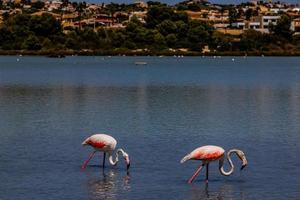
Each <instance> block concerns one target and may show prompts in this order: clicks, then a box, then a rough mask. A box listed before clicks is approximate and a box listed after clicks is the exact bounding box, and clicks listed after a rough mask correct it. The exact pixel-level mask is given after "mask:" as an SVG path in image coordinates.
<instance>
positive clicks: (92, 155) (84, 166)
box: [81, 151, 96, 169]
mask: <svg viewBox="0 0 300 200" xmlns="http://www.w3.org/2000/svg"><path fill="white" fill-rule="evenodd" d="M95 153H96V151H94V152H93V153H91V154H90V157H89V159H87V161H85V162H84V163H83V165H82V167H81V169H85V168H86V166H87V164H88V163H89V162H90V160H91V159H92V158H93V157H94V155H95Z"/></svg>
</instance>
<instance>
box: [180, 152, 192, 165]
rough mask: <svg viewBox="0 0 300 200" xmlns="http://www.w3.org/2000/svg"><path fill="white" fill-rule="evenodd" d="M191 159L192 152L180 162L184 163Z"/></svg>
mask: <svg viewBox="0 0 300 200" xmlns="http://www.w3.org/2000/svg"><path fill="white" fill-rule="evenodd" d="M190 159H191V154H188V155H186V156H184V157H183V158H182V159H181V161H180V163H184V162H186V161H188V160H190Z"/></svg>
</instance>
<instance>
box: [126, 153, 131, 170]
mask: <svg viewBox="0 0 300 200" xmlns="http://www.w3.org/2000/svg"><path fill="white" fill-rule="evenodd" d="M125 163H126V169H127V171H128V170H129V167H130V160H129V156H125Z"/></svg>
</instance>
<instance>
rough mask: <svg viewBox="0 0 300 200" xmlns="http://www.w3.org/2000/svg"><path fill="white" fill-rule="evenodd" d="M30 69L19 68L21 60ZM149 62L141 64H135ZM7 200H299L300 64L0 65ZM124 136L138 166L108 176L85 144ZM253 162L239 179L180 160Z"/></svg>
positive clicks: (2, 188) (31, 61) (1, 165)
mask: <svg viewBox="0 0 300 200" xmlns="http://www.w3.org/2000/svg"><path fill="white" fill-rule="evenodd" d="M17 59H19V62H18V61H17ZM139 60H143V61H146V62H148V65H147V66H136V65H134V62H135V61H139ZM0 116H1V120H0V138H1V140H0V177H1V181H0V199H1V200H15V199H38V200H41V199H72V200H74V199H125V200H126V199H130V200H131V199H187V200H194V199H299V196H300V170H299V166H300V159H299V152H300V144H299V140H300V58H299V57H298V58H297V57H296V58H284V57H283V58H269V57H268V58H267V57H264V58H260V57H258V58H235V62H233V61H232V60H231V58H219V59H213V58H201V57H195V58H173V57H165V58H157V57H142V58H141V57H111V58H109V57H67V58H65V59H51V58H45V57H17V56H11V57H0ZM95 132H104V133H109V134H111V135H113V136H114V137H115V138H116V139H117V140H118V146H120V147H123V148H124V149H125V150H126V151H127V152H128V153H129V154H130V156H131V161H132V168H131V170H130V174H129V175H127V174H126V170H125V166H124V163H123V160H122V162H121V163H119V165H118V166H117V167H107V168H106V169H105V170H104V171H102V170H101V167H100V163H101V158H102V155H97V156H96V157H95V158H94V159H93V160H92V161H91V163H90V165H89V166H88V168H87V169H86V171H81V169H80V166H81V164H82V162H83V161H84V160H85V159H86V158H87V156H88V154H89V153H90V152H91V150H92V149H91V148H89V147H82V146H81V142H82V141H83V140H84V138H86V137H87V136H89V135H91V134H92V133H95ZM206 144H215V145H219V146H222V147H224V148H225V149H226V150H228V149H231V148H240V149H242V150H244V151H245V152H246V155H247V158H248V162H249V166H248V167H247V168H246V169H245V170H244V171H242V172H240V171H238V169H239V165H240V163H239V160H238V159H236V158H234V163H236V164H237V165H238V166H237V167H236V169H237V171H235V173H234V174H233V175H232V176H230V177H223V176H221V175H220V174H219V172H218V163H212V164H211V165H210V182H209V184H208V185H206V184H204V181H203V180H204V173H201V174H200V176H199V177H198V178H197V179H196V181H195V182H194V184H192V185H188V184H187V183H186V181H187V179H188V178H189V177H190V176H191V175H192V173H193V172H194V170H195V168H196V167H197V166H198V165H199V162H197V161H190V162H187V163H185V164H182V165H181V164H180V163H179V160H180V159H181V158H182V157H183V156H184V155H185V154H186V153H188V152H190V151H191V150H193V149H194V148H196V147H198V146H201V145H206Z"/></svg>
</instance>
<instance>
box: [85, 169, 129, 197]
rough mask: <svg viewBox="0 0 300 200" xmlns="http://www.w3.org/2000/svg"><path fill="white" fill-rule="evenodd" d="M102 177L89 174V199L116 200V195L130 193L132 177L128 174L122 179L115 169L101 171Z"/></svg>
mask: <svg viewBox="0 0 300 200" xmlns="http://www.w3.org/2000/svg"><path fill="white" fill-rule="evenodd" d="M101 171H102V173H101V174H100V176H95V174H94V173H92V174H90V173H89V170H88V172H87V175H88V182H87V189H88V193H89V199H115V198H116V195H117V194H118V193H119V192H120V191H123V192H124V193H127V192H130V176H129V175H128V174H126V175H125V176H124V177H120V176H119V173H118V171H117V170H115V169H109V170H105V171H104V170H101Z"/></svg>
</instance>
